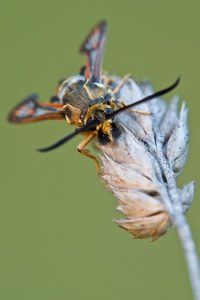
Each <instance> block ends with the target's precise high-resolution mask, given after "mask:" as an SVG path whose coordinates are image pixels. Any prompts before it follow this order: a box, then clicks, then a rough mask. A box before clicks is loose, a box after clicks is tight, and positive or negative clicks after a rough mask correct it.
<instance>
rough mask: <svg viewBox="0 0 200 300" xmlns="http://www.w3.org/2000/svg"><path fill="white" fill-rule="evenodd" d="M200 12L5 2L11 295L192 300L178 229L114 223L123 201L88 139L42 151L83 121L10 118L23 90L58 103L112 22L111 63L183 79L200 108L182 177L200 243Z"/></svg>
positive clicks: (115, 68)
mask: <svg viewBox="0 0 200 300" xmlns="http://www.w3.org/2000/svg"><path fill="white" fill-rule="evenodd" d="M199 14H200V2H199V1H194V0H190V1H187V0H186V1H181V0H174V1H172V0H168V1H159V0H153V1H148V0H144V1H141V0H140V1H136V0H135V1H128V0H124V1H121V2H118V1H114V0H107V1H105V0H102V1H91V0H90V1H79V2H77V1H66V0H65V1H64V0H57V1H42V0H41V1H25V0H18V1H14V0H13V1H3V0H1V4H0V25H1V26H0V30H1V39H0V40H1V47H0V51H1V55H0V66H1V75H0V76H1V81H0V82H1V109H0V113H1V147H0V150H1V168H0V170H1V178H0V183H1V201H0V299H2V300H4V299H5V300H8V299H9V300H10V299H15V300H19V299H20V300H27V299H28V300H35V299H37V300H47V299H48V300H54V299H57V300H64V299H70V300H78V299H81V300H91V299H111V300H112V299H115V300H121V299H138V300H139V299H154V300H155V299H162V300H167V299H181V300H184V299H187V300H188V299H192V293H191V288H190V285H189V281H188V275H187V270H186V266H185V261H184V258H183V253H182V249H181V247H180V244H179V240H178V237H177V235H176V232H175V230H171V231H170V232H169V233H168V234H167V235H166V236H164V237H162V238H161V239H160V240H158V241H157V242H155V243H151V242H149V241H140V240H133V239H132V237H131V235H129V234H128V233H126V232H125V231H123V230H121V229H119V228H118V227H117V226H116V225H115V224H114V223H112V222H111V220H112V219H114V218H116V217H119V215H118V214H117V212H116V211H115V207H116V201H115V199H114V197H113V196H112V194H110V193H109V192H108V191H107V190H106V189H105V187H104V186H103V185H102V184H101V183H100V180H99V178H98V176H97V174H96V170H95V168H94V165H93V163H92V162H91V161H90V160H88V159H87V158H85V157H82V156H81V155H79V154H77V152H76V145H77V144H78V142H79V141H80V138H79V137H77V138H75V139H74V140H73V141H71V142H70V143H69V144H68V145H65V146H64V147H61V148H60V149H58V150H57V151H54V152H50V153H48V154H41V153H37V152H36V151H34V149H36V148H38V147H42V146H47V145H49V144H51V143H52V142H55V141H57V140H58V139H59V138H61V137H63V136H64V135H66V134H67V133H69V132H71V131H72V129H73V128H72V127H70V126H67V124H65V123H64V122H53V121H52V122H46V123H45V122H44V123H37V124H33V125H27V126H14V125H11V124H8V123H7V121H6V120H5V119H6V116H7V114H8V112H9V110H10V109H11V108H12V107H13V106H14V105H15V104H17V103H18V102H19V100H21V99H22V98H23V97H25V96H27V95H29V94H30V93H32V92H38V93H39V94H40V95H41V99H42V100H44V101H46V100H48V99H49V97H50V96H51V95H53V94H54V92H55V88H56V84H57V81H58V80H59V79H61V78H63V77H65V76H70V75H72V74H75V73H77V72H78V71H79V69H80V67H81V66H82V65H83V64H84V57H82V56H81V55H79V53H78V51H77V49H78V48H79V45H80V43H81V42H82V40H83V39H84V37H85V36H86V34H87V33H88V31H89V30H90V29H91V27H92V26H93V25H94V24H96V23H97V22H98V21H99V20H101V19H105V20H107V21H108V24H109V39H108V43H107V47H106V55H105V59H104V69H106V70H109V71H110V72H112V73H116V74H119V75H121V76H123V75H124V74H126V73H131V74H132V75H133V77H134V78H136V79H137V80H140V79H144V78H145V79H151V80H152V82H153V84H154V87H155V88H156V89H158V88H162V87H165V86H167V85H168V84H170V83H172V82H173V81H174V80H175V78H176V77H177V76H178V75H179V74H181V75H182V82H181V85H180V86H179V87H178V89H177V90H176V93H178V94H179V95H180V96H181V100H187V104H188V106H189V108H190V132H191V138H190V152H189V158H188V161H187V165H186V167H185V169H184V172H183V174H182V176H181V178H180V179H179V184H180V186H182V185H183V184H184V183H186V182H188V181H189V180H191V179H194V180H195V181H196V194H195V202H194V204H193V206H192V208H191V210H190V211H189V212H188V214H187V217H188V220H189V222H190V225H191V228H192V231H193V235H194V238H195V241H196V244H197V247H198V249H199V248H200V235H199V230H200V218H199V211H200V196H199V195H200V182H199V168H200V160H199V147H200V139H199V111H200V100H199V66H200V17H199ZM172 94H173V93H172ZM172 94H171V95H172ZM169 98H170V97H169V96H168V97H167V99H169Z"/></svg>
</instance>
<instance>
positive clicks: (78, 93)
mask: <svg viewBox="0 0 200 300" xmlns="http://www.w3.org/2000/svg"><path fill="white" fill-rule="evenodd" d="M106 36H107V26H106V22H100V23H99V24H97V25H96V26H95V27H94V28H93V29H92V31H91V32H90V34H89V35H88V37H87V38H86V40H85V41H84V43H83V44H82V46H81V48H80V52H81V53H83V54H85V55H86V65H85V67H83V68H82V70H81V74H79V75H75V76H72V77H70V78H68V79H65V80H62V81H61V82H60V84H59V86H58V88H57V92H56V95H55V96H53V97H51V99H50V101H49V103H42V102H39V101H38V96H37V95H35V94H34V95H31V96H29V97H28V98H26V99H25V100H24V101H22V102H21V103H20V104H19V105H18V106H17V107H15V108H14V109H13V110H12V111H11V113H10V115H9V121H10V122H12V123H17V124H27V123H32V122H37V121H44V120H66V121H67V123H68V124H72V125H75V127H76V129H75V131H73V132H72V133H71V134H69V135H67V136H65V137H64V138H63V139H61V140H59V141H58V142H57V143H55V144H53V145H51V146H49V147H47V148H43V149H38V151H40V152H47V151H50V150H53V149H55V148H57V147H59V146H61V145H62V144H64V143H66V142H67V141H69V140H70V139H71V138H73V137H74V136H76V135H78V134H83V135H85V136H86V137H85V138H84V139H83V140H82V142H81V143H80V144H79V145H78V147H77V149H78V151H79V152H80V153H81V154H83V155H86V156H88V157H90V158H92V159H93V160H94V162H95V164H96V167H97V170H98V172H100V168H99V163H98V160H97V158H96V156H94V155H92V154H91V153H90V152H89V151H88V150H87V149H85V147H86V146H87V145H88V144H89V143H90V142H91V141H92V140H94V139H95V138H97V140H98V142H99V143H101V144H107V143H112V142H114V141H115V140H116V139H118V138H119V136H120V135H121V132H122V128H121V127H120V125H119V124H118V123H117V121H116V119H115V117H116V115H117V114H119V113H120V112H122V111H124V110H127V109H130V108H132V107H133V106H135V105H138V104H141V103H143V102H146V101H149V100H151V99H153V98H155V97H158V96H161V95H164V94H166V93H168V92H169V91H171V90H172V89H174V88H175V87H176V86H177V85H178V83H179V79H177V80H176V82H175V83H174V84H172V85H171V86H169V87H167V88H166V89H163V90H160V91H158V92H156V93H154V94H152V95H150V96H148V97H145V98H143V99H141V100H139V101H137V102H134V103H132V104H129V105H126V103H125V102H124V101H123V100H121V99H118V98H117V93H118V91H119V90H120V89H121V87H122V86H123V84H124V83H125V82H126V80H127V79H128V78H129V77H128V76H125V77H124V78H123V79H122V81H121V82H120V83H119V84H118V85H117V86H116V87H115V88H111V87H110V86H109V76H107V75H106V74H104V73H103V72H102V70H101V69H102V59H103V53H104V48H105V42H106ZM132 110H133V109H132ZM133 111H135V113H141V114H148V113H145V112H140V111H137V110H133Z"/></svg>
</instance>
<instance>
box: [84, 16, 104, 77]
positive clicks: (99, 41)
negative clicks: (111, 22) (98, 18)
mask: <svg viewBox="0 0 200 300" xmlns="http://www.w3.org/2000/svg"><path fill="white" fill-rule="evenodd" d="M106 36H107V28H106V23H105V22H104V21H103V22H101V23H99V24H98V25H97V26H96V27H94V28H93V29H92V31H91V32H90V34H89V35H88V37H87V38H86V40H85V41H84V43H83V44H82V46H81V48H80V51H81V53H84V54H86V57H87V62H86V74H85V76H86V79H88V78H89V79H92V80H93V81H95V82H100V81H101V66H102V59H103V53H104V48H105V42H106Z"/></svg>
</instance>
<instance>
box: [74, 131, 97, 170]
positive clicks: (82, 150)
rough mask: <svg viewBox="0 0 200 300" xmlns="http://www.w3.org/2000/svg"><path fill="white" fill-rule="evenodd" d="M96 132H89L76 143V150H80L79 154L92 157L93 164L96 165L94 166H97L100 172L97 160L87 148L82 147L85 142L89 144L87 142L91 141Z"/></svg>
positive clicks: (85, 144)
mask: <svg viewBox="0 0 200 300" xmlns="http://www.w3.org/2000/svg"><path fill="white" fill-rule="evenodd" d="M96 134H97V133H96V132H95V131H94V132H92V133H90V134H89V135H88V136H87V137H86V138H85V139H84V140H83V141H82V142H81V143H80V144H79V145H78V147H77V150H78V152H80V153H81V154H83V155H85V156H88V157H90V158H92V159H93V160H94V162H95V165H96V168H97V171H98V173H100V166H99V162H98V160H97V158H96V156H94V155H92V154H90V152H89V150H87V149H84V148H85V147H86V146H87V144H89V142H91V140H93V139H94V138H95V136H96Z"/></svg>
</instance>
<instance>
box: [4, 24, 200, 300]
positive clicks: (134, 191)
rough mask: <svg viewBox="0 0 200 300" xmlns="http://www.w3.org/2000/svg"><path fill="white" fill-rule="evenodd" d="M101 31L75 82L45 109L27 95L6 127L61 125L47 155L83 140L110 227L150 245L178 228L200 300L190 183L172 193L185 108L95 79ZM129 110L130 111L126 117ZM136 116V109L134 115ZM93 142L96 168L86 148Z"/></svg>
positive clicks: (101, 76) (124, 83)
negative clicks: (66, 128)
mask: <svg viewBox="0 0 200 300" xmlns="http://www.w3.org/2000/svg"><path fill="white" fill-rule="evenodd" d="M106 35H107V29H106V23H105V22H101V23H99V24H98V25H97V26H96V27H94V29H93V30H92V31H91V32H90V34H89V35H88V37H87V38H86V40H85V41H84V43H83V44H82V46H81V49H80V51H81V53H84V54H85V55H86V57H87V63H86V66H85V67H83V68H82V69H81V72H80V74H79V75H74V76H72V77H70V78H67V79H64V80H62V81H60V82H59V86H58V88H57V92H56V94H55V95H54V96H53V97H51V99H50V102H49V103H43V102H39V101H38V97H37V95H35V94H34V95H31V96H29V97H28V98H26V99H25V100H24V101H23V102H21V103H20V104H19V105H18V106H17V107H15V108H14V109H13V110H12V111H11V113H10V115H9V121H10V122H12V123H17V124H26V123H32V122H36V121H43V120H66V121H67V123H68V124H72V125H74V126H75V127H76V128H75V131H73V132H72V133H71V134H69V135H67V136H66V137H64V138H63V139H61V140H59V141H58V142H57V143H55V144H53V145H51V146H50V147H47V148H43V149H39V151H40V152H47V151H50V150H53V149H55V148H57V147H59V146H61V145H62V144H64V143H66V142H67V141H69V140H70V139H71V138H73V137H75V136H76V135H78V134H83V135H85V136H86V137H85V138H84V139H83V141H82V142H81V143H80V144H79V145H78V147H77V150H78V151H79V152H80V153H81V154H83V155H85V156H88V157H89V158H91V159H92V160H93V161H94V162H95V165H96V168H97V171H98V172H99V174H100V176H101V178H102V180H103V181H104V183H105V184H106V186H107V187H108V188H109V190H111V191H112V192H113V193H114V195H115V196H116V197H117V199H118V203H119V205H118V210H119V211H120V212H122V213H123V214H124V215H125V219H124V220H118V221H116V222H117V223H118V224H119V225H120V226H121V227H122V228H124V229H126V230H128V231H129V232H130V233H132V234H133V236H134V237H135V238H152V239H153V240H156V239H157V238H159V237H160V236H161V235H163V234H164V233H165V232H166V231H167V229H168V227H169V226H171V225H174V226H176V228H177V231H178V234H179V237H180V240H181V242H182V245H183V248H184V253H185V257H186V260H187V264H188V268H189V273H190V278H191V283H192V287H193V291H194V295H195V299H196V300H200V270H199V261H198V256H197V253H196V250H195V245H194V242H193V240H192V235H191V232H190V228H189V226H188V224H187V222H186V219H185V217H184V214H185V212H186V211H187V210H188V208H189V207H190V205H191V203H192V199H193V193H194V183H193V182H191V183H189V184H187V185H186V186H185V187H183V188H182V189H181V190H180V189H178V188H177V186H176V177H177V176H178V175H179V174H180V172H181V170H182V168H183V165H184V163H185V160H186V156H187V147H188V146H187V144H188V126H187V108H186V107H185V104H183V105H182V108H181V111H180V114H179V116H178V108H177V106H178V100H177V98H176V97H175V98H174V99H173V101H172V102H171V104H170V105H169V106H168V105H167V104H166V103H165V102H163V101H162V100H161V99H160V97H161V96H162V95H164V94H166V93H168V92H170V91H171V90H173V89H174V88H175V87H176V86H177V85H178V83H179V79H178V80H177V81H176V82H175V83H174V84H172V85H171V86H169V87H167V88H165V89H162V90H160V91H158V92H156V93H153V92H152V89H151V86H150V84H148V83H138V84H136V83H135V82H134V80H133V79H131V78H130V76H125V77H124V78H122V79H121V78H119V77H116V76H108V75H107V73H102V71H101V65H102V58H103V52H104V47H105V41H106ZM133 107H134V109H133ZM135 108H136V109H135ZM95 139H97V141H98V145H99V148H100V149H101V150H102V153H103V154H102V155H101V156H100V158H101V161H102V166H101V168H100V165H99V161H98V159H97V158H96V156H95V155H93V154H91V153H89V151H88V150H86V149H85V147H86V146H87V145H88V144H89V143H90V142H91V141H94V140H95Z"/></svg>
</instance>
